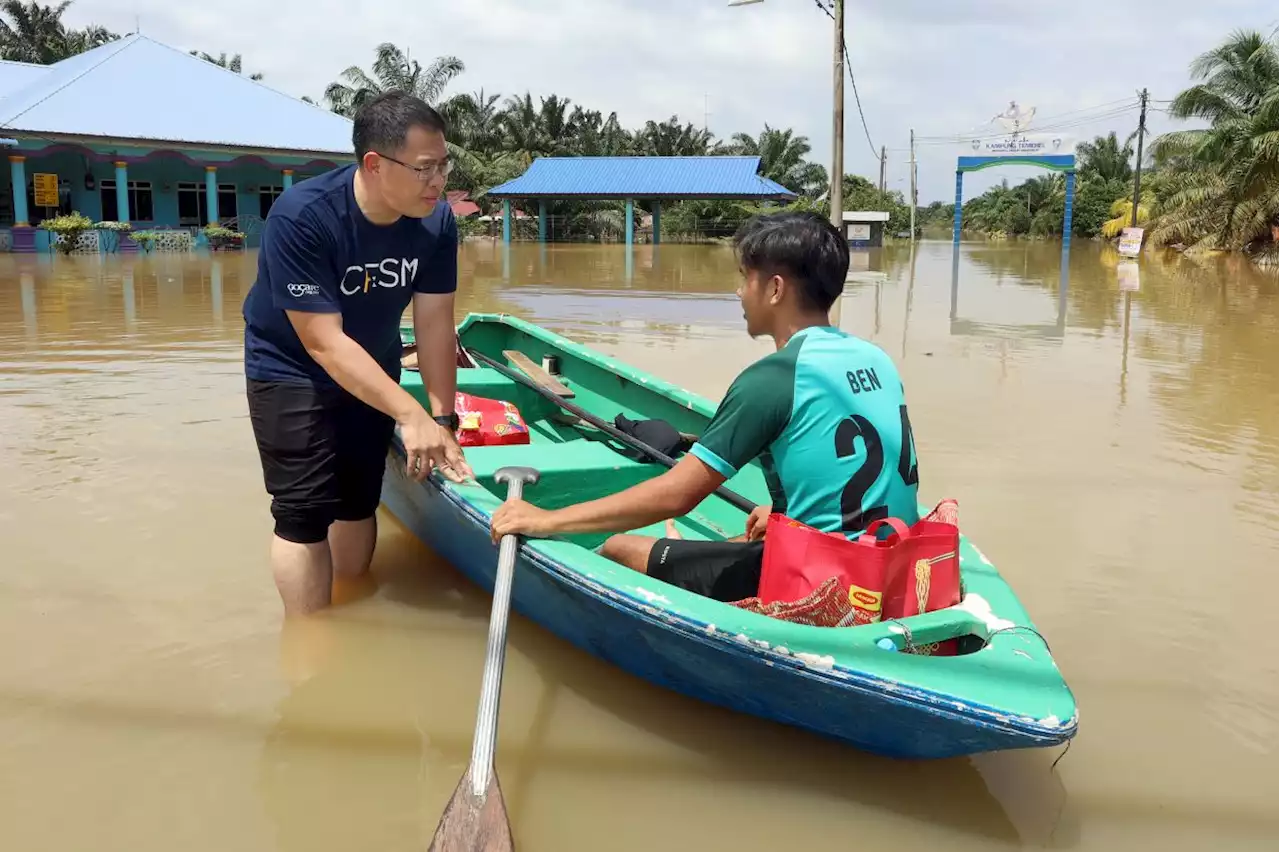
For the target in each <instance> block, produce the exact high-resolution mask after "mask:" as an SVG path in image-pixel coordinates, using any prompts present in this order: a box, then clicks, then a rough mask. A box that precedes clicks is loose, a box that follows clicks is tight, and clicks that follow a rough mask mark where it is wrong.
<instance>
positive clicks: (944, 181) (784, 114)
mask: <svg viewBox="0 0 1280 852" xmlns="http://www.w3.org/2000/svg"><path fill="white" fill-rule="evenodd" d="M1272 2H1273V0H1221V2H1216V3H1211V4H1205V3H1202V2H1199V0H1138V2H1133V3H1130V4H1128V5H1119V6H1118V5H1116V4H1114V3H1102V2H1099V3H1095V4H1090V5H1088V6H1085V5H1082V4H1075V5H1069V6H1068V5H1060V6H1044V5H1042V4H1038V3H1032V2H1027V0H987V2H982V3H947V2H942V0H893V2H890V3H870V2H853V1H852V0H850V2H847V4H846V6H847V10H848V11H847V16H848V17H847V21H846V40H847V43H848V47H849V52H850V57H851V59H852V64H853V71H854V74H855V76H856V78H857V83H858V92H859V95H860V96H861V100H862V105H863V108H864V110H865V113H866V119H867V123H868V126H869V128H870V131H871V137H872V141H873V142H874V144H875V145H876V146H877V147H878V146H880V145H885V146H887V147H888V148H890V149H891V150H890V151H889V168H888V182H889V185H890V187H892V188H898V189H902V190H903V191H904V192H905V191H906V189H907V183H906V177H907V152H906V150H905V148H906V146H907V140H908V133H909V130H910V128H912V127H915V129H916V131H917V133H919V134H925V135H941V134H946V133H956V132H964V131H967V130H969V129H970V128H973V127H975V126H978V125H982V124H984V123H985V122H987V121H988V120H989V118H990V117H991V116H992V115H994V114H995V113H996V112H998V111H1000V110H1001V109H1003V108H1004V107H1005V106H1006V105H1007V104H1008V102H1009V101H1010V100H1017V101H1018V102H1019V103H1021V104H1034V105H1036V106H1037V107H1038V109H1039V111H1040V114H1041V115H1054V114H1061V113H1064V112H1067V111H1069V110H1073V109H1079V108H1081V107H1086V106H1091V105H1094V104H1100V103H1105V102H1109V101H1115V100H1118V99H1122V98H1129V97H1132V96H1134V93H1135V92H1136V91H1137V90H1138V89H1141V88H1142V87H1143V86H1147V87H1148V88H1150V89H1151V91H1152V93H1153V95H1154V96H1156V97H1162V98H1169V97H1172V96H1173V95H1174V94H1175V93H1176V92H1177V91H1178V90H1179V89H1180V88H1183V87H1185V86H1186V85H1187V83H1188V79H1187V66H1188V64H1189V62H1190V61H1191V59H1192V58H1193V57H1194V56H1195V55H1196V54H1197V53H1199V52H1201V51H1203V50H1206V49H1208V48H1210V47H1212V46H1213V45H1214V44H1216V43H1217V42H1219V41H1220V40H1221V39H1222V38H1224V37H1225V36H1226V35H1227V33H1228V32H1229V31H1230V30H1231V29H1232V28H1234V27H1237V26H1253V27H1258V28H1267V29H1268V31H1269V29H1270V27H1271V26H1272V22H1273V21H1274V19H1275V6H1274V5H1272ZM66 20H67V21H68V22H70V23H72V24H74V25H83V24H86V23H89V22H94V23H99V24H102V25H104V26H107V27H108V28H110V29H113V30H115V31H117V32H129V31H132V30H133V29H134V28H135V22H136V21H140V22H141V26H142V31H143V32H144V33H146V34H147V35H149V36H151V37H153V38H155V39H158V40H160V41H163V42H166V43H168V44H171V45H173V46H175V47H179V48H182V49H200V50H206V51H208V52H210V53H214V54H217V53H219V52H222V51H226V52H227V53H229V54H233V53H237V52H239V53H241V54H242V55H243V57H244V65H245V68H246V70H247V71H261V72H263V73H264V74H265V75H266V79H265V80H264V82H265V83H267V84H269V85H271V86H273V87H275V88H278V89H281V90H282V91H286V92H289V93H291V94H295V95H299V96H301V95H310V96H311V97H313V98H316V99H319V97H320V95H321V93H322V92H323V91H324V87H325V86H326V85H327V84H328V83H329V82H331V81H333V80H335V79H337V78H338V75H339V74H340V72H341V71H342V70H343V69H344V68H346V67H347V66H349V65H358V66H360V67H363V68H368V67H369V66H370V64H371V63H372V58H373V48H374V46H375V45H376V44H378V43H379V42H382V41H390V42H393V43H395V44H397V45H400V46H402V47H406V48H408V49H409V50H410V51H411V54H412V55H413V56H414V57H415V58H417V59H419V60H421V61H424V62H427V61H430V60H431V59H433V58H434V57H436V56H439V55H442V54H454V55H456V56H458V57H459V58H461V59H462V60H463V61H464V62H465V63H466V66H467V70H466V72H465V73H464V74H463V75H462V76H461V77H459V78H458V80H457V81H456V82H455V83H454V86H453V89H452V90H455V91H475V90H478V89H481V88H483V89H485V90H486V91H488V92H501V93H502V94H503V95H504V96H505V95H509V94H517V93H519V94H523V93H524V92H525V91H529V92H531V93H532V94H533V95H534V97H535V102H536V98H537V96H539V95H549V94H552V93H554V94H558V95H561V96H564V97H568V98H569V99H570V100H572V101H573V102H574V103H579V104H582V105H584V106H587V107H589V108H592V109H599V110H601V111H603V112H605V113H606V114H607V113H608V112H610V111H614V110H616V111H617V113H618V117H619V119H620V120H622V122H623V123H624V124H625V125H627V126H629V127H635V126H638V125H641V124H643V122H644V121H645V120H647V119H654V120H664V119H666V118H668V117H670V116H671V115H677V116H679V117H680V118H681V119H682V120H685V121H691V122H694V123H695V124H699V125H700V124H701V123H702V121H703V117H704V110H706V111H708V112H709V113H710V115H709V118H708V124H709V127H710V128H711V129H712V130H713V131H714V132H715V133H717V134H718V135H719V136H721V137H727V136H729V135H731V134H732V133H734V132H737V131H746V132H750V133H753V134H754V133H758V132H759V131H760V130H761V129H762V128H763V126H764V124H765V123H766V122H767V123H769V124H770V125H772V126H774V127H792V128H794V129H795V130H796V132H798V133H801V134H803V135H805V136H807V137H808V138H809V141H810V144H811V145H812V146H813V152H812V154H811V156H812V157H813V158H814V159H816V160H818V161H819V162H822V163H824V164H828V166H829V163H830V150H831V100H832V98H831V67H832V66H831V53H832V46H833V33H832V25H831V21H830V19H829V18H827V17H826V16H825V15H823V14H822V13H821V12H820V11H819V10H818V9H817V8H816V6H815V5H814V3H813V2H812V0H766V2H764V3H759V4H755V5H750V6H744V7H738V8H730V7H728V5H727V0H648V2H640V0H630V2H628V0H577V2H574V0H539V2H528V0H524V2H520V0H485V1H484V2H478V0H454V2H447V3H446V2H438V0H437V1H436V2H422V0H381V2H379V3H377V4H364V5H363V6H357V5H353V4H351V3H349V2H347V3H337V2H315V1H314V0H221V2H219V3H217V4H215V5H208V4H196V3H179V4H175V3H172V2H163V0H132V2H131V3H130V5H129V7H128V8H127V9H126V8H123V7H122V5H121V4H119V3H118V2H116V0H76V2H75V4H74V5H73V6H72V7H71V8H70V9H69V10H68V12H67V13H66ZM845 99H846V105H845V167H846V170H848V171H855V172H858V173H860V174H863V175H866V176H867V177H869V178H871V179H873V180H874V179H875V178H876V176H877V175H878V171H879V164H878V162H877V160H876V159H875V158H874V157H873V156H872V152H871V150H870V149H869V146H868V145H867V140H866V137H865V135H864V132H863V129H862V124H861V122H860V120H859V118H858V112H857V108H856V105H855V102H854V95H853V90H852V87H851V86H850V85H849V81H848V78H847V77H846V79H845ZM1135 122H1136V114H1134V115H1132V116H1126V117H1124V118H1115V119H1110V120H1108V121H1104V122H1102V123H1100V124H1099V125H1097V126H1092V127H1083V128H1079V129H1078V130H1077V131H1075V132H1078V133H1082V134H1092V133H1094V132H1104V131H1106V130H1111V129H1115V130H1116V131H1117V132H1118V133H1120V134H1121V135H1122V136H1123V135H1127V133H1128V131H1129V130H1131V129H1132V127H1133V126H1134V124H1135ZM1151 125H1152V126H1153V129H1157V130H1158V129H1160V128H1162V127H1165V126H1167V122H1164V121H1163V116H1162V115H1161V114H1159V113H1156V114H1154V115H1153V116H1152V120H1151ZM955 154H956V151H954V150H952V149H944V148H942V147H939V146H925V147H922V148H921V149H920V151H919V156H920V167H919V173H920V179H921V190H920V198H921V201H922V202H928V201H930V200H933V199H949V198H950V197H951V194H952V192H953V188H954V169H955V161H954V157H955ZM1031 174H1034V172H1032V171H1029V170H1025V169H1024V170H1017V171H1015V170H1012V169H1010V170H1006V171H1004V172H999V171H997V172H994V173H984V174H983V175H981V176H974V177H973V178H971V179H969V180H970V181H971V185H970V187H971V191H973V192H980V191H981V189H982V187H983V186H985V185H989V184H990V183H991V182H994V181H998V180H1000V179H1001V177H1008V178H1009V179H1010V180H1011V181H1017V180H1021V179H1023V178H1024V177H1025V176H1029V175H1031ZM969 191H970V189H967V190H966V194H968V192H969Z"/></svg>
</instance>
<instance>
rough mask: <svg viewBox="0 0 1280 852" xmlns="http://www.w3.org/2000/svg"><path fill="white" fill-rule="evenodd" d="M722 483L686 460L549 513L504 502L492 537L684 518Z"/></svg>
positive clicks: (616, 528) (624, 527) (612, 528)
mask: <svg viewBox="0 0 1280 852" xmlns="http://www.w3.org/2000/svg"><path fill="white" fill-rule="evenodd" d="M723 482H724V477H723V476H721V475H720V474H719V473H717V472H716V471H714V470H712V469H711V468H710V467H708V466H707V465H706V464H705V463H703V462H702V461H701V460H700V459H698V458H696V457H694V456H691V455H686V456H684V457H683V458H682V459H680V461H678V462H676V464H675V467H673V468H671V469H670V470H668V471H667V472H666V473H664V474H662V475H661V476H657V477H654V478H653V479H650V480H648V481H646V482H641V483H640V484H638V485H633V486H632V487H630V488H628V489H626V490H625V491H619V492H618V493H617V494H610V495H609V496H608V497H601V498H600V499H598V500H590V501H587V502H586V503H578V504H576V505H573V506H566V507H564V508H563V509H556V510H552V511H548V510H546V509H539V508H538V507H536V506H534V505H532V504H530V503H527V502H525V501H523V500H517V501H512V502H508V503H503V504H502V506H500V507H499V508H498V510H497V511H496V512H494V515H493V521H492V524H491V533H492V535H493V538H494V540H495V541H496V540H498V539H499V538H501V537H502V536H504V535H507V534H508V533H521V534H526V535H535V536H548V535H557V534H562V533H578V532H626V531H628V530H634V529H639V528H641V527H647V526H649V525H650V524H656V523H658V522H659V521H665V520H666V519H668V518H675V517H679V516H681V515H687V514H688V513H689V512H691V511H693V509H694V508H695V507H696V506H697V505H698V504H699V503H701V502H702V501H703V500H705V499H706V498H707V497H709V496H710V495H711V494H712V493H713V492H714V491H715V490H716V489H717V488H719V487H720V485H721V484H722V483H723Z"/></svg>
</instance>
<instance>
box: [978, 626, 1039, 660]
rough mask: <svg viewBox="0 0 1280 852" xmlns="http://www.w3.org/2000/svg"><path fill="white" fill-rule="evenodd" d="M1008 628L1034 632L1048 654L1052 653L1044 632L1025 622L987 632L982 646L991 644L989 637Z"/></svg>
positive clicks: (1007, 630) (1004, 631)
mask: <svg viewBox="0 0 1280 852" xmlns="http://www.w3.org/2000/svg"><path fill="white" fill-rule="evenodd" d="M1010 630H1026V631H1028V632H1030V633H1034V634H1035V635H1037V636H1039V637H1040V641H1041V642H1043V643H1044V649H1045V650H1046V651H1048V652H1049V653H1050V654H1052V653H1053V649H1052V648H1050V647H1049V640H1048V639H1046V638H1044V634H1043V633H1041V632H1040V631H1039V630H1036V629H1035V628H1034V627H1028V626H1027V625H1025V624H1014V625H1012V626H1010V627H1001V628H1000V629H999V630H992V631H991V632H990V633H988V634H987V640H986V641H985V642H983V643H982V647H983V648H985V647H987V646H988V645H990V644H991V637H993V636H996V635H998V634H1000V633H1007V632H1009V631H1010ZM979 650H981V649H979Z"/></svg>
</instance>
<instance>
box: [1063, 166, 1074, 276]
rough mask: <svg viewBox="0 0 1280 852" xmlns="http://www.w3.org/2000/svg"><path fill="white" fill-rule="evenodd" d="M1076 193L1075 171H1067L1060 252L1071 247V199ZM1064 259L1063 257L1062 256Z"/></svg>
mask: <svg viewBox="0 0 1280 852" xmlns="http://www.w3.org/2000/svg"><path fill="white" fill-rule="evenodd" d="M1075 194H1076V173H1075V172H1074V171H1071V172H1067V197H1066V200H1065V202H1064V204H1063V207H1062V253H1063V254H1064V255H1065V254H1066V253H1067V249H1068V248H1070V247H1071V200H1072V198H1073V197H1074V196H1075ZM1064 260H1065V258H1064Z"/></svg>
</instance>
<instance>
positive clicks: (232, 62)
mask: <svg viewBox="0 0 1280 852" xmlns="http://www.w3.org/2000/svg"><path fill="white" fill-rule="evenodd" d="M188 53H190V54H191V55H192V56H198V57H200V58H201V59H203V60H204V61H205V62H212V63H213V64H214V65H217V66H218V67H219V68H225V69H227V70H228V71H231V72H234V73H236V74H241V73H243V71H242V68H243V65H242V60H241V58H240V54H238V53H237V54H236V55H235V56H232V57H231V58H230V59H228V58H227V53H226V51H223V52H222V53H220V54H218V56H217V57H214V56H213V55H212V54H210V53H205V52H204V51H203V50H191V51H188ZM262 77H263V75H262V72H261V71H255V72H254V73H252V74H250V75H249V79H250V80H261V79H262ZM303 100H304V101H308V102H309V103H310V102H311V101H310V99H309V98H303Z"/></svg>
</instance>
